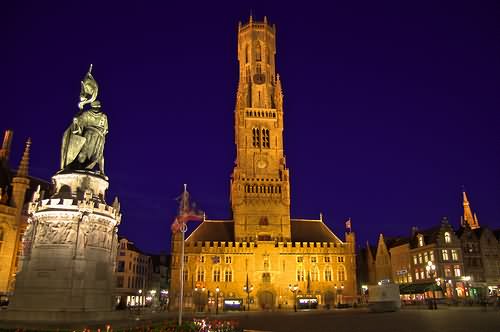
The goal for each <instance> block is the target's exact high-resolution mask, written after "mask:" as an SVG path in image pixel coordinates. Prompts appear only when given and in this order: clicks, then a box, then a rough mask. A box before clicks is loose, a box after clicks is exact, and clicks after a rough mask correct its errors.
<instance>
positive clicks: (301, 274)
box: [297, 270, 304, 281]
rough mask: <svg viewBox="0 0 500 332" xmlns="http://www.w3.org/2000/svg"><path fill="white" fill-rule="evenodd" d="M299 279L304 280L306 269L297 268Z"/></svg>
mask: <svg viewBox="0 0 500 332" xmlns="http://www.w3.org/2000/svg"><path fill="white" fill-rule="evenodd" d="M297 281H304V270H297Z"/></svg>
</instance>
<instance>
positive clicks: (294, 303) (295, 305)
mask: <svg viewBox="0 0 500 332" xmlns="http://www.w3.org/2000/svg"><path fill="white" fill-rule="evenodd" d="M288 289H289V290H290V292H292V293H293V311H295V312H297V290H298V289H299V286H298V285H297V284H295V285H293V286H292V284H289V285H288Z"/></svg>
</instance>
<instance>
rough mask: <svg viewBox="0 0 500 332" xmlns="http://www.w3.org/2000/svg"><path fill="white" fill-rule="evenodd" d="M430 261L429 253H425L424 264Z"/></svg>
mask: <svg viewBox="0 0 500 332" xmlns="http://www.w3.org/2000/svg"><path fill="white" fill-rule="evenodd" d="M428 261H429V255H428V254H427V251H426V252H424V262H426V263H427V262H428Z"/></svg>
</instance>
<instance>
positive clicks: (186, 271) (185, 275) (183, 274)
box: [182, 269, 189, 281]
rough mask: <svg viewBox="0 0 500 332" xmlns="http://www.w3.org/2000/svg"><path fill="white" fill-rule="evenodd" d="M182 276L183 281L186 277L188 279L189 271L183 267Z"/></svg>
mask: <svg viewBox="0 0 500 332" xmlns="http://www.w3.org/2000/svg"><path fill="white" fill-rule="evenodd" d="M182 276H183V278H184V281H188V279H189V273H188V270H187V269H184V271H182Z"/></svg>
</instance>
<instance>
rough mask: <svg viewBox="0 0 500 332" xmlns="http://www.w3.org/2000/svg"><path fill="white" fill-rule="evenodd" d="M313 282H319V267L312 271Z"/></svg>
mask: <svg viewBox="0 0 500 332" xmlns="http://www.w3.org/2000/svg"><path fill="white" fill-rule="evenodd" d="M311 280H312V281H319V269H318V267H317V266H315V267H313V269H312V271H311Z"/></svg>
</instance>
